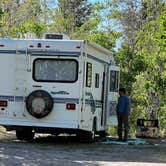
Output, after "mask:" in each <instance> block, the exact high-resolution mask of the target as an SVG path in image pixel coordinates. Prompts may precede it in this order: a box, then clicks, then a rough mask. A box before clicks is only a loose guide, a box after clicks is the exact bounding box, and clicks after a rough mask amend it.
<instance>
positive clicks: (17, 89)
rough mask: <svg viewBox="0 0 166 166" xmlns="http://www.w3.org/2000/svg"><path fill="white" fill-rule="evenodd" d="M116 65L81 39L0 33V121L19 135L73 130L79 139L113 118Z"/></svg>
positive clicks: (102, 130)
mask: <svg viewBox="0 0 166 166" xmlns="http://www.w3.org/2000/svg"><path fill="white" fill-rule="evenodd" d="M118 86H119V67H117V66H115V64H114V58H113V55H112V53H111V52H110V51H108V50H106V49H105V48H103V47H101V46H99V45H97V44H94V43H91V42H89V41H81V40H52V39H32V40H27V39H26V40H23V39H0V125H2V126H4V127H6V129H7V130H16V136H17V138H18V139H20V140H31V139H33V137H34V134H35V133H39V132H42V133H52V134H57V135H58V134H60V133H75V134H77V135H78V136H79V138H80V139H81V141H91V140H93V138H94V135H95V134H99V135H103V134H105V131H106V130H107V126H108V125H110V124H113V123H115V121H114V120H115V119H114V118H115V114H116V113H115V108H116V103H117V97H118Z"/></svg>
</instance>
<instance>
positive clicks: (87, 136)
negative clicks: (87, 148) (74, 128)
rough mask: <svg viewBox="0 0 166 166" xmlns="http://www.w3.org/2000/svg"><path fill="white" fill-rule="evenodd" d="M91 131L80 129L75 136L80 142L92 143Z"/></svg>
mask: <svg viewBox="0 0 166 166" xmlns="http://www.w3.org/2000/svg"><path fill="white" fill-rule="evenodd" d="M93 135H94V134H93V132H90V131H80V132H79V133H77V137H78V139H79V141H80V142H82V143H92V142H93V141H94V136H93Z"/></svg>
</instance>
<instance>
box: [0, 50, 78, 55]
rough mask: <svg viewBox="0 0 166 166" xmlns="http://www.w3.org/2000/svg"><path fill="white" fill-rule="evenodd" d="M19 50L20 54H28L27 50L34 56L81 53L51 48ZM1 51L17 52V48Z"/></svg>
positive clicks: (4, 52) (1, 51) (7, 52)
mask: <svg viewBox="0 0 166 166" xmlns="http://www.w3.org/2000/svg"><path fill="white" fill-rule="evenodd" d="M17 52H18V53H20V54H26V52H27V53H30V54H32V56H33V55H41V56H42V55H43V56H45V55H50V56H53V55H54V56H55V55H57V56H69V55H71V56H79V55H81V52H76V51H75V52H74V51H49V50H44V51H42V50H27V51H26V50H17ZM0 53H1V54H2V53H3V54H16V50H0Z"/></svg>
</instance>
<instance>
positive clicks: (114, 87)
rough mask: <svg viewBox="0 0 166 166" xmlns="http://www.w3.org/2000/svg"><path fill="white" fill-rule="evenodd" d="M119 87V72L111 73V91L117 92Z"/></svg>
mask: <svg viewBox="0 0 166 166" xmlns="http://www.w3.org/2000/svg"><path fill="white" fill-rule="evenodd" d="M118 85H119V71H112V70H111V71H110V91H111V92H117V91H118Z"/></svg>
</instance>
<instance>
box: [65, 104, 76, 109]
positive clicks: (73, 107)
mask: <svg viewBox="0 0 166 166" xmlns="http://www.w3.org/2000/svg"><path fill="white" fill-rule="evenodd" d="M66 109H68V110H75V109H76V104H75V103H67V104H66Z"/></svg>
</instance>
